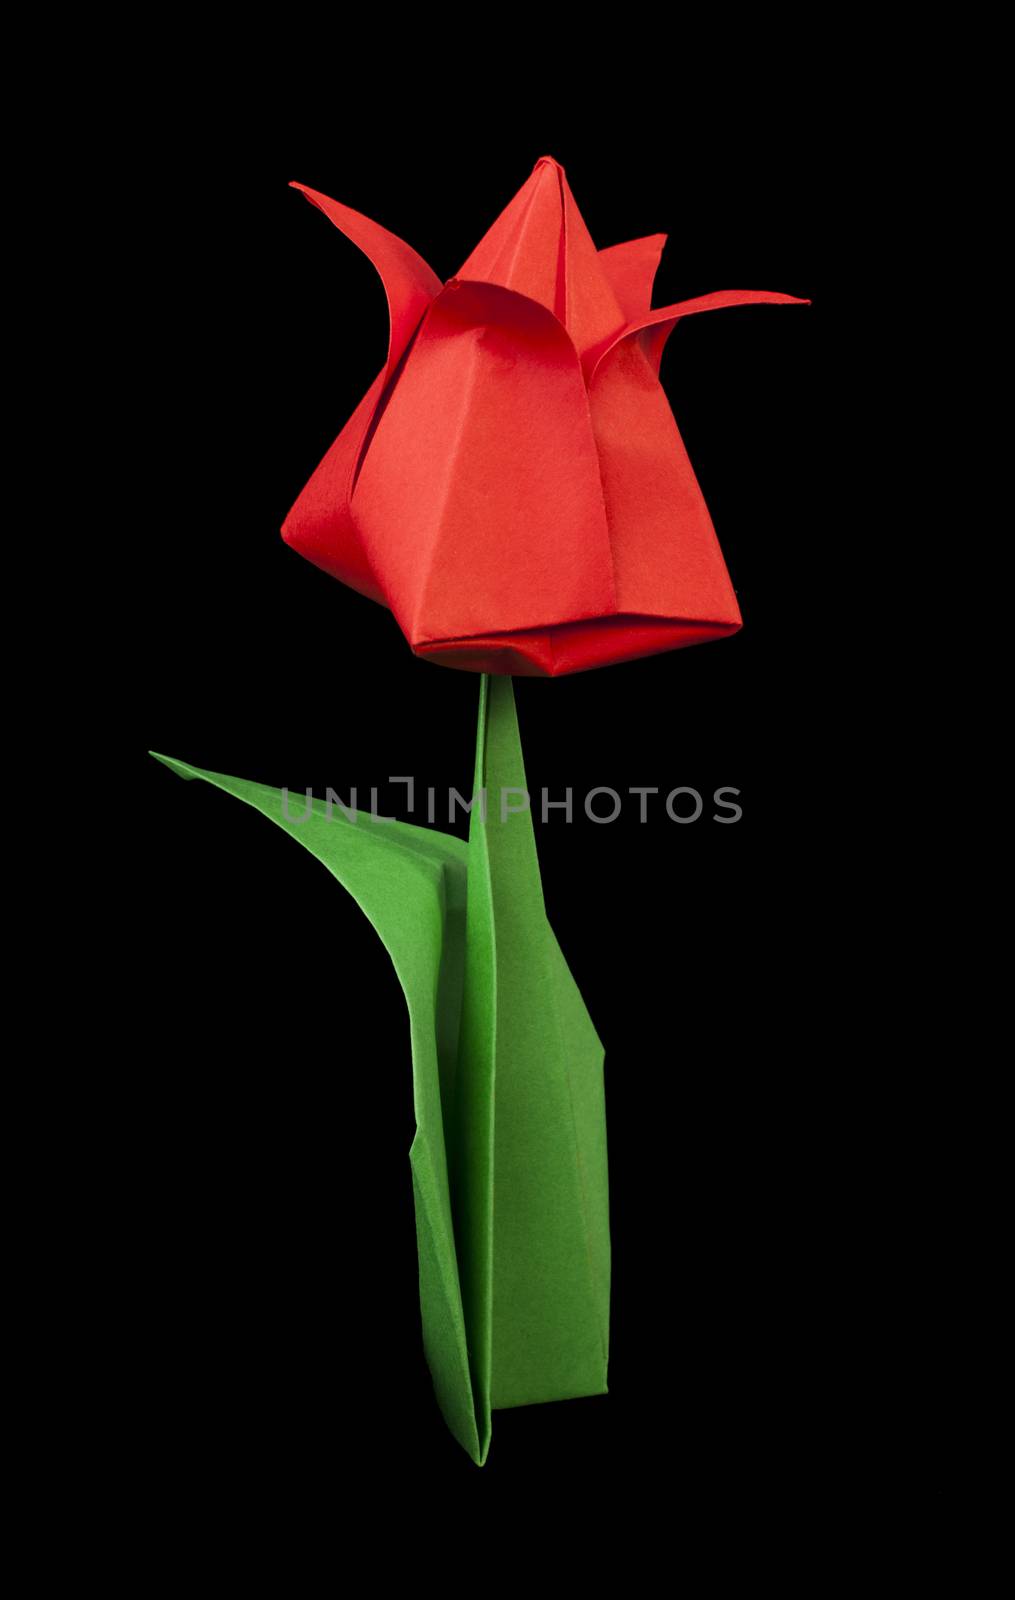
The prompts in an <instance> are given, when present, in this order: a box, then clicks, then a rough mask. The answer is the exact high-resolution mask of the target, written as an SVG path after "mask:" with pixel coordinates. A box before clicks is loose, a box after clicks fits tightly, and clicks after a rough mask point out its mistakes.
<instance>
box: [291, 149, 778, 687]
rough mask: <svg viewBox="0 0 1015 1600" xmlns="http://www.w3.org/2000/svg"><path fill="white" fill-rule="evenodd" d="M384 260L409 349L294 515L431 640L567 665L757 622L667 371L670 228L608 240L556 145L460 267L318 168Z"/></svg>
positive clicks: (683, 311)
mask: <svg viewBox="0 0 1015 1600" xmlns="http://www.w3.org/2000/svg"><path fill="white" fill-rule="evenodd" d="M294 187H295V188H298V189H300V190H301V191H302V192H303V193H304V194H305V195H306V196H307V198H308V199H310V200H312V201H313V203H314V204H315V205H317V206H319V207H320V209H321V210H322V211H324V212H325V214H326V215H327V216H329V217H330V218H331V220H332V221H333V222H334V223H335V224H336V226H337V227H339V228H340V229H341V230H342V231H343V232H344V233H346V234H347V235H348V236H349V237H350V238H352V239H354V240H355V242H356V243H358V244H359V245H360V246H361V248H362V249H364V250H366V251H367V253H368V254H369V255H370V257H371V259H372V260H373V261H374V262H375V264H376V265H377V267H378V270H379V271H380V272H381V275H382V277H383V278H384V280H385V285H386V288H387V290H388V301H389V306H390V309H391V342H390V346H389V354H388V362H387V365H386V367H385V369H384V372H383V373H381V374H380V375H379V376H378V378H377V379H376V380H375V383H374V384H373V385H372V386H371V388H370V390H369V391H368V394H367V396H366V397H365V399H364V401H363V402H362V403H361V405H360V406H359V407H358V408H357V410H356V412H355V413H354V416H353V417H352V418H351V419H350V421H349V422H348V423H347V424H346V427H345V428H344V429H343V431H342V433H341V434H340V435H339V437H338V439H337V440H336V441H335V444H334V445H333V446H332V448H331V450H330V451H329V452H328V454H327V455H326V456H325V458H324V460H323V461H322V462H321V464H320V466H319V467H318V468H317V470H316V472H314V474H313V475H312V476H311V478H310V479H309V481H308V483H307V484H306V486H305V488H304V490H303V492H302V493H301V494H300V496H299V497H298V499H297V501H296V503H295V504H294V506H293V507H292V509H291V511H290V512H289V515H288V516H287V517H286V519H285V522H284V524H283V527H282V534H283V537H284V538H285V539H286V540H287V542H288V543H289V544H291V545H292V546H293V547H294V548H295V549H296V550H298V551H299V552H300V553H301V554H302V555H304V556H306V557H307V559H308V560H310V561H313V562H314V563H315V564H316V565H317V566H319V567H321V568H323V569H324V571H326V572H328V573H330V574H331V575H332V576H333V577H337V578H339V579H341V580H342V581H343V582H345V583H348V584H349V585H351V586H352V587H353V588H355V589H358V590H359V591H360V592H361V593H363V594H366V595H369V596H370V597H371V598H372V599H374V600H378V601H380V602H381V603H382V604H384V605H387V606H389V607H390V609H391V610H392V612H393V613H394V615H395V617H396V619H397V621H398V624H399V626H400V628H401V629H402V632H403V633H404V635H405V637H406V638H407V639H408V641H409V643H410V645H411V647H412V649H413V650H414V651H415V652H416V654H417V655H420V656H424V657H426V658H427V659H428V660H431V661H436V662H439V663H441V664H443V665H445V666H452V667H460V668H465V669H467V670H470V671H478V672H490V673H519V674H548V675H557V674H561V673H568V672H580V671H584V670H586V669H588V668H590V667H598V666H605V665H608V664H609V663H611V662H616V661H626V660H631V659H633V658H635V657H637V656H643V655H651V654H654V653H656V652H658V651H661V650H673V649H677V648H678V647H681V646H684V645H690V644H697V643H700V642H701V641H703V640H706V639H715V638H721V637H723V636H724V635H727V634H731V633H735V632H736V631H737V630H738V629H739V628H740V627H741V625H742V619H741V616H740V609H739V606H738V604H737V600H736V595H735V593H734V590H733V585H732V583H731V581H730V578H729V575H728V573H727V571H726V567H725V563H724V561H723V557H722V552H721V550H720V548H719V543H718V540H717V539H716V535H715V530H714V528H713V526H712V522H711V519H710V517H709V513H708V510H707V507H706V505H705V501H704V497H703V495H702V493H701V489H700V487H699V485H698V482H697V479H696V477H695V475H694V471H693V469H692V466H691V463H690V461H689V459H688V456H687V452H686V450H685V449H684V446H683V442H682V440H681V438H680V434H679V432H678V430H677V425H676V422H675V421H674V418H673V415H672V413H671V411H670V408H669V403H668V401H667V399H666V395H665V392H664V391H663V389H662V388H661V386H660V383H659V365H660V361H661V358H662V353H663V349H664V347H665V345H666V341H667V339H668V338H669V335H670V333H671V332H672V330H673V328H674V327H675V326H676V324H677V323H678V322H679V321H680V320H682V319H683V318H684V317H686V316H690V315H692V314H694V313H696V312H699V311H707V310H717V309H719V308H720V307H723V306H733V305H762V304H768V305H776V304H781V305H793V304H797V305H800V304H807V303H808V302H806V301H801V300H798V299H797V298H796V297H795V296H794V295H788V294H778V293H774V292H771V291H768V290H752V289H731V290H723V291H721V292H719V293H717V294H710V295H702V296H699V297H698V298H696V299H694V300H686V301H683V302H681V303H679V304H677V305H673V306H665V307H662V308H660V309H657V310H655V311H653V310H652V309H651V300H652V282H653V279H654V276H655V271H656V267H657V266H658V262H659V256H660V252H661V250H662V247H663V244H664V242H665V235H664V234H651V235H648V236H646V237H645V238H643V239H632V240H629V241H627V242H626V243H623V244H618V245H613V246H611V247H609V248H608V249H605V250H597V249H596V247H595V244H594V243H593V241H592V237H591V235H590V234H589V231H588V228H587V227H586V226H585V222H584V220H583V219H582V216H581V213H580V212H579V210H578V207H577V204H576V203H575V199H574V195H573V194H572V192H571V188H570V185H569V183H568V181H567V177H566V175H565V173H564V169H563V167H562V166H561V165H560V163H559V162H557V161H554V160H553V159H552V157H550V156H542V157H541V158H540V159H539V161H537V162H536V165H535V167H534V169H533V171H532V175H531V176H530V178H529V180H528V182H527V183H525V184H523V186H522V188H521V189H520V190H519V191H518V193H517V194H516V195H515V196H514V198H513V199H512V200H511V201H509V203H508V205H507V206H506V207H505V208H504V210H503V211H502V212H501V214H500V216H499V217H497V218H496V220H495V221H494V222H493V224H492V226H491V227H490V228H489V229H488V230H487V232H486V234H485V235H484V236H483V238H482V239H481V240H480V242H479V243H478V244H477V245H476V248H475V249H474V250H473V251H472V253H471V254H470V255H469V257H468V259H467V260H466V261H465V263H464V264H463V266H462V267H461V268H460V269H459V272H458V273H457V274H456V275H455V277H453V278H450V279H448V281H447V283H445V284H443V285H442V284H441V283H440V282H439V280H438V279H437V278H436V277H435V276H434V275H433V273H431V271H430V269H429V267H427V266H426V264H425V263H424V262H422V261H421V260H420V258H419V257H418V256H417V255H416V254H415V252H414V251H412V250H410V248H409V246H408V245H405V244H403V243H402V241H401V240H398V239H396V238H395V237H394V235H392V234H389V233H388V232H387V230H385V229H382V228H378V227H377V226H376V225H375V224H372V223H370V222H369V221H368V219H366V218H365V217H362V216H360V214H359V213H358V212H354V211H350V210H349V208H348V207H346V206H341V205H339V204H338V203H337V202H336V201H333V200H329V199H328V198H327V197H326V196H324V195H320V194H317V193H315V192H314V191H313V190H308V189H306V188H304V186H303V185H302V184H295V185H294Z"/></svg>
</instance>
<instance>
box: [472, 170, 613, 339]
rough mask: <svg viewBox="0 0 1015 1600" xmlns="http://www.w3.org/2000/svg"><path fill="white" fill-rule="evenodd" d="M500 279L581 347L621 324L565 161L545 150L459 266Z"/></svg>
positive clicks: (488, 279) (478, 277)
mask: <svg viewBox="0 0 1015 1600" xmlns="http://www.w3.org/2000/svg"><path fill="white" fill-rule="evenodd" d="M457 277H458V278H459V279H462V280H465V279H469V280H472V281H480V282H484V283H495V284H500V285H501V287H502V288H505V289H514V290H515V291H516V292H517V293H519V294H524V295H527V296H528V298H529V299H530V300H535V301H537V302H538V303H539V304H540V305H541V306H545V307H546V309H547V310H548V311H552V312H553V314H554V316H555V317H556V318H557V320H558V322H562V323H563V324H564V326H565V327H566V328H567V331H568V333H569V334H570V335H571V338H572V340H573V341H574V344H575V346H576V348H577V349H578V350H579V351H580V352H581V351H584V350H585V349H587V348H588V347H590V346H593V345H596V346H598V345H601V344H602V342H603V341H604V340H605V339H607V338H609V337H610V336H611V335H613V334H616V333H617V332H618V331H620V330H621V329H622V328H623V326H624V322H625V320H626V319H625V314H624V311H623V309H622V307H621V305H620V302H619V301H618V299H617V296H616V294H615V292H614V289H613V286H612V284H611V282H610V278H609V274H608V273H607V271H606V269H605V267H604V266H603V263H602V261H601V258H600V254H599V252H598V251H597V250H596V247H595V245H594V244H593V242H592V238H591V235H590V234H589V230H588V228H587V227H586V226H585V223H584V221H583V219H582V215H581V212H580V211H579V210H578V207H577V205H576V204H575V199H574V195H573V194H572V193H571V188H570V185H569V183H568V181H567V176H566V174H565V172H564V168H563V167H562V166H561V165H560V162H559V161H554V159H553V157H552V156H540V158H539V160H538V161H537V162H536V165H535V167H534V168H533V170H532V174H531V176H530V177H529V179H528V181H527V182H526V183H524V184H523V185H522V187H521V188H520V189H519V191H518V193H517V194H516V195H515V197H514V199H513V200H511V201H510V202H509V203H508V205H507V206H505V208H504V210H503V211H502V212H501V214H500V216H499V217H498V218H497V220H496V221H495V222H494V223H493V225H492V226H491V227H490V228H489V229H488V230H487V232H486V233H485V234H484V236H483V238H482V239H481V240H480V242H479V244H478V245H477V246H476V248H475V250H473V252H472V254H471V255H470V256H469V258H468V260H467V261H466V262H465V263H464V265H463V266H462V267H461V268H460V270H459V272H458V273H457Z"/></svg>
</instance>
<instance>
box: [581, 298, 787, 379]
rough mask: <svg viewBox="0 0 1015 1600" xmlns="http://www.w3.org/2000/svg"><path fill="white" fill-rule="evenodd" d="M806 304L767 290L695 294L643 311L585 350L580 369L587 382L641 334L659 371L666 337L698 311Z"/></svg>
mask: <svg viewBox="0 0 1015 1600" xmlns="http://www.w3.org/2000/svg"><path fill="white" fill-rule="evenodd" d="M810 303H811V302H810V301H809V300H800V299H798V297H797V296H796V295H795V294H777V293H775V292H774V291H773V290H771V289H718V290H716V292H715V293H714V294H699V295H697V296H696V297H695V298H694V299H693V300H681V301H678V303H677V304H676V305H672V306H660V307H659V309H658V310H657V311H647V312H645V313H644V314H643V315H641V316H639V317H637V318H636V319H635V320H634V321H633V322H629V323H628V325H627V327H626V328H623V329H622V330H621V332H620V333H618V334H615V335H614V336H613V337H612V338H608V339H605V340H604V341H603V342H602V344H601V345H600V347H599V348H598V349H597V350H588V351H586V352H585V354H584V355H583V356H582V365H583V367H584V369H585V372H586V375H587V377H588V379H589V381H590V382H591V380H592V378H593V377H594V375H595V371H596V368H597V367H598V365H599V363H600V362H601V361H602V359H603V357H604V356H606V355H608V354H609V352H610V351H611V350H612V349H613V348H614V346H615V345H616V344H617V342H618V341H619V340H620V339H630V338H632V337H633V336H634V335H635V334H641V335H642V339H641V345H642V348H643V349H644V351H645V354H646V356H647V357H648V359H649V361H650V363H651V365H652V367H653V369H654V371H656V372H658V371H659V363H660V361H661V360H662V354H663V349H664V348H665V345H666V341H667V339H668V338H669V336H670V334H671V333H672V332H673V330H674V328H675V327H676V325H677V323H678V322H679V321H680V320H681V318H683V317H690V316H693V315H694V314H695V313H696V312H698V311H721V310H722V309H723V307H724V306H761V305H773V306H809V305H810Z"/></svg>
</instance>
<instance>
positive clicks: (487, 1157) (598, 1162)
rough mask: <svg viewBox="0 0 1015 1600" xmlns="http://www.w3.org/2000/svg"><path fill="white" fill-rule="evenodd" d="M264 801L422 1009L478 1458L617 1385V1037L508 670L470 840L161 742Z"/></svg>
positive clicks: (433, 1177)
mask: <svg viewBox="0 0 1015 1600" xmlns="http://www.w3.org/2000/svg"><path fill="white" fill-rule="evenodd" d="M151 753H152V755H155V757H156V759H157V760H159V761H161V762H163V763H164V764H165V765H166V766H167V767H170V768H171V769H172V770H173V771H174V772H177V773H179V774H180V776H181V777H184V778H201V779H203V780H204V781H205V782H207V783H211V784H213V785H215V786H216V787H217V788H219V789H223V790H225V791H226V793H228V794H232V795H235V796H236V798H237V799H240V800H244V801H246V803H247V804H248V805H252V806H254V807H255V808H256V809H257V810H259V811H261V812H262V813H263V814H264V815H265V816H266V817H269V818H270V819H271V820H272V821H273V822H275V823H276V824H277V825H278V826H279V827H281V828H284V829H285V831H286V832H287V833H289V834H290V835H291V836H292V837H293V838H294V839H295V840H296V841H297V842H298V843H299V844H302V845H303V846H304V847H305V848H306V849H308V850H310V851H311V853H312V854H313V855H315V856H316V857H317V859H318V860H319V861H321V862H322V863H323V864H324V865H325V866H326V867H327V868H328V870H329V871H330V872H331V873H332V874H333V875H334V876H335V877H336V878H337V879H338V881H339V883H341V884H342V885H343V887H344V888H345V889H346V890H347V891H348V892H349V893H350V894H351V895H352V896H353V898H354V900H355V901H356V902H357V904H358V905H359V906H360V907H361V909H362V911H363V912H364V914H365V916H366V917H367V919H368V921H369V922H370V923H371V924H372V926H373V927H374V928H375V929H376V931H377V934H378V935H379V937H380V939H381V941H382V943H383V944H384V947H385V949H386V950H387V952H388V954H389V955H390V957H391V960H392V962H393V964H394V967H395V971H396V973H397V975H398V979H399V982H400V984H401V986H402V990H403V993H404V995H405V1000H406V1004H407V1006H408V1010H409V1025H410V1043H411V1050H412V1071H413V1104H414V1110H415V1117H416V1135H415V1137H414V1139H413V1141H412V1145H411V1147H410V1150H409V1161H410V1167H411V1172H412V1184H413V1196H414V1202H415V1214H416V1237H417V1245H418V1252H419V1293H420V1310H421V1316H422V1326H423V1343H424V1349H425V1352H426V1358H427V1362H428V1365H429V1368H430V1372H431V1375H432V1377H433V1383H434V1390H435V1393H436V1396H437V1401H438V1404H439V1405H440V1408H441V1412H442V1414H443V1416H444V1418H445V1421H446V1422H447V1425H448V1427H449V1428H450V1429H451V1432H452V1433H453V1434H454V1436H455V1438H456V1439H457V1440H458V1441H459V1443H460V1444H461V1445H462V1446H463V1448H464V1449H465V1450H467V1451H468V1453H469V1455H470V1456H471V1457H472V1459H473V1461H475V1462H476V1463H477V1464H478V1465H480V1466H481V1465H482V1464H483V1462H484V1461H485V1460H486V1457H487V1452H488V1450H489V1447H490V1435H491V1412H492V1411H495V1410H498V1409H504V1408H505V1407H509V1406H521V1405H532V1404H536V1403H539V1402H541V1401H549V1400H564V1399H572V1398H577V1397H579V1396H583V1395H594V1394H605V1393H606V1390H607V1383H606V1375H607V1362H608V1354H609V1309H610V1229H609V1198H608V1181H607V1150H606V1118H605V1106H604V1095H603V1049H602V1045H601V1043H600V1041H599V1039H598V1037H597V1035H596V1032H595V1029H594V1028H593V1026H592V1022H591V1020H590V1018H589V1015H588V1012H587V1011H586V1009H585V1005H584V1002H583V1001H582V998H581V995H580V994H579V992H578V988H577V986H576V984H575V982H574V979H573V978H572V976H571V973H570V971H569V970H568V967H567V963H566V962H565V960H564V957H563V955H562V954H561V951H560V947H559V946H558V944H557V941H556V939H555V938H554V935H553V932H552V930H551V928H550V925H549V923H548V922H547V919H546V911H545V908H544V904H543V892H542V884H541V882H540V877H539V866H538V862H537V859H536V849H535V838H534V835H533V831H532V818H531V814H530V812H529V811H528V810H527V809H526V810H523V811H513V810H510V809H509V810H508V814H507V815H506V816H504V814H503V811H502V807H501V796H502V792H504V791H509V790H511V791H516V792H515V793H512V794H511V795H510V796H509V797H508V802H507V803H508V807H511V806H514V805H516V804H518V803H519V796H518V794H517V791H518V790H523V791H524V790H526V787H527V786H526V782H525V769H524V764H523V761H522V753H521V745H520V742H519V737H518V723H517V718H516V714H515V704H514V693H513V689H512V684H511V679H510V678H508V677H495V678H489V677H486V676H484V677H483V678H482V679H481V681H480V703H479V728H478V734H477V740H476V768H475V787H474V798H475V797H476V796H478V795H479V794H480V791H482V790H485V791H486V796H487V804H486V815H485V816H484V814H483V810H482V807H481V805H480V804H479V803H475V804H474V805H473V809H472V813H471V817H470V828H469V841H468V844H465V843H463V841H462V840H460V839H457V838H455V837H453V836H452V835H450V834H445V833H441V832H439V831H438V830H436V829H433V828H419V827H416V826H414V825H413V824H411V823H406V822H398V821H379V820H378V819H377V818H375V817H373V816H371V815H369V814H368V813H365V812H357V813H356V814H355V818H354V819H353V818H350V817H348V816H346V814H345V813H344V812H343V811H342V810H341V808H336V809H335V810H334V811H333V812H332V813H331V814H330V815H329V814H328V812H327V810H326V807H325V804H324V802H322V801H320V800H317V799H314V800H313V802H312V806H311V811H310V813H309V814H308V815H307V816H306V818H305V819H304V820H297V821H291V820H290V819H289V818H287V817H286V815H285V813H284V811H283V807H282V791H281V790H278V789H272V788H268V787H266V786H265V785H263V784H259V783H249V782H247V781H246V780H244V779H242V778H230V777H226V776H224V775H223V774H222V773H218V772H205V771H202V770H201V769H200V768H198V767H192V766H189V765H188V764H187V763H186V762H184V761H177V760H174V759H173V758H172V757H170V756H162V755H158V754H157V753H156V752H155V751H152V752H151Z"/></svg>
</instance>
